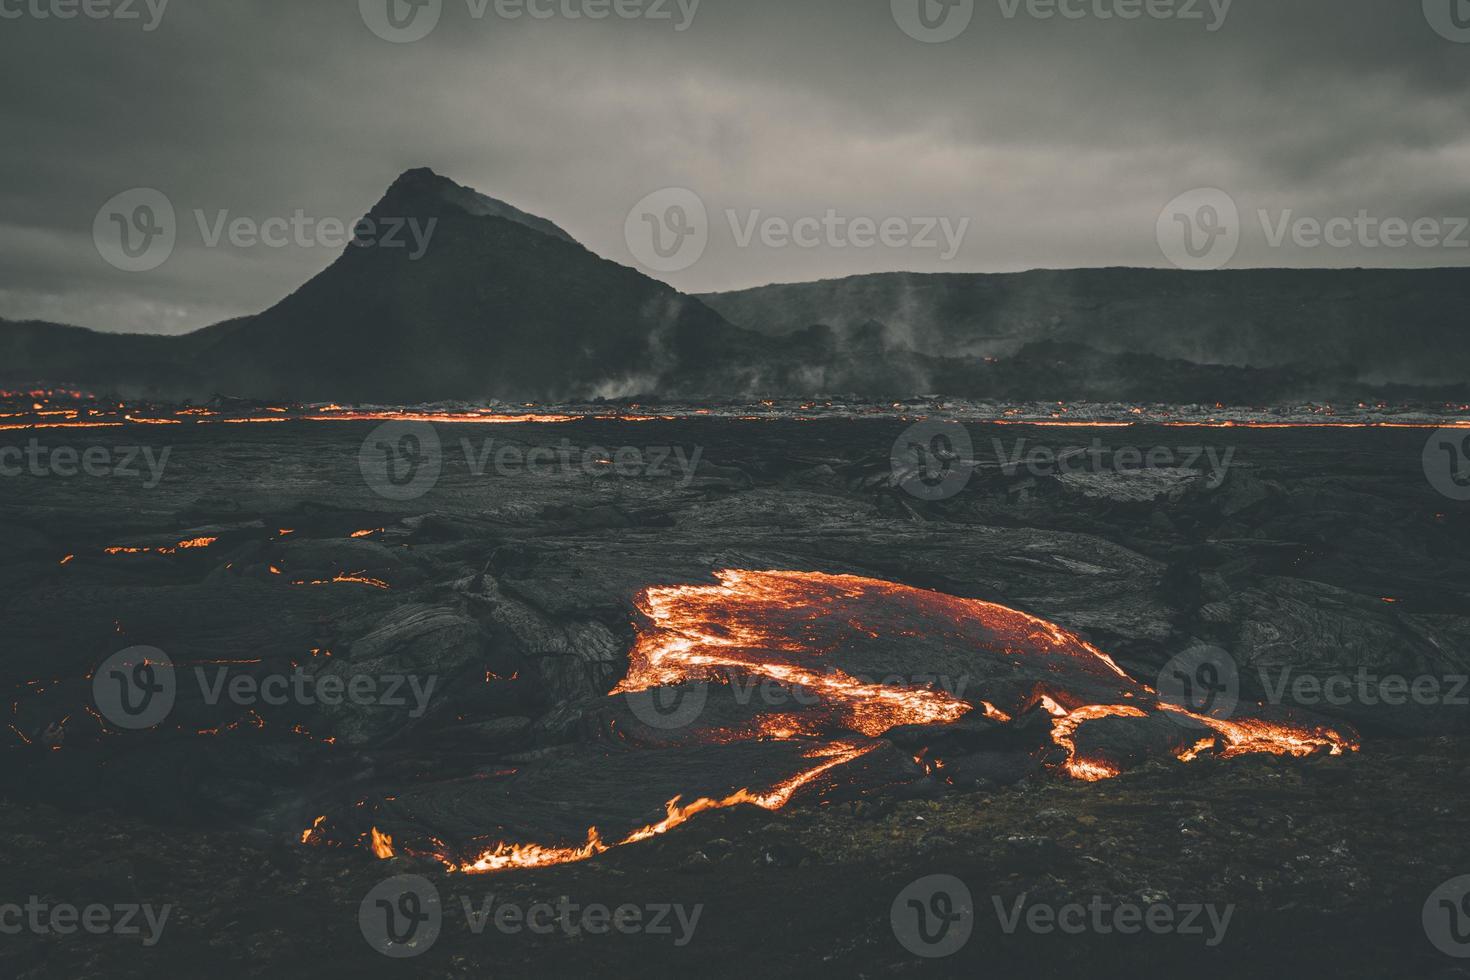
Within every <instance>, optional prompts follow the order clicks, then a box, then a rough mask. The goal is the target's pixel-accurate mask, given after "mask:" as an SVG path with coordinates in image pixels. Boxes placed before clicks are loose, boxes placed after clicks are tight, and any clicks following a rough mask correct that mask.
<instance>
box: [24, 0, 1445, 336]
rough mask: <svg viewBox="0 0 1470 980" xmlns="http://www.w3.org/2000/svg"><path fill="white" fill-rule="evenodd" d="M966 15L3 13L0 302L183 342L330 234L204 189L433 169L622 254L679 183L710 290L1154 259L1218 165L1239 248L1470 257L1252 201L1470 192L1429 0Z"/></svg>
mask: <svg viewBox="0 0 1470 980" xmlns="http://www.w3.org/2000/svg"><path fill="white" fill-rule="evenodd" d="M37 2H42V3H44V2H46V0H0V9H4V10H29V9H30V5H32V4H34V3H37ZM558 2H559V3H560V2H564V0H558ZM1093 2H1094V0H1086V3H1087V5H1088V8H1089V9H1091V5H1092V4H1093ZM1105 2H1109V3H1111V2H1115V0H1105ZM1181 2H1182V0H1181ZM492 4H493V0H492ZM668 6H669V8H670V9H674V10H677V7H676V5H675V3H674V2H673V0H669V4H668ZM976 7H977V9H976V13H975V17H974V21H973V22H972V24H971V25H970V27H969V29H968V30H967V31H966V32H965V33H964V34H963V35H961V36H960V37H959V38H957V39H956V40H953V41H951V42H949V43H947V44H936V45H930V44H922V43H919V42H918V41H915V40H912V39H911V38H909V37H908V36H906V35H905V34H904V33H903V32H902V31H900V30H899V29H898V27H897V25H896V24H895V21H894V18H893V16H892V13H891V11H890V8H889V3H888V2H887V0H803V2H802V3H792V2H790V0H703V2H702V3H700V5H699V7H698V10H697V14H696V16H695V18H694V20H693V23H692V25H691V26H690V27H689V29H687V30H685V31H682V32H681V31H677V30H675V28H674V26H673V23H672V22H669V21H656V20H646V19H644V20H623V19H619V18H616V17H610V18H608V19H606V20H602V21H592V20H586V19H583V20H575V21H573V20H568V19H565V18H562V17H557V18H554V19H550V20H534V19H531V18H521V19H519V20H514V21H510V20H504V19H500V18H497V17H494V16H488V17H486V18H484V19H482V20H476V19H474V18H472V17H471V16H470V14H469V12H468V11H469V8H468V7H467V5H466V0H445V9H444V13H443V18H442V20H441V22H440V24H439V26H438V28H437V29H436V30H435V31H434V33H433V34H432V35H430V36H429V37H427V38H426V39H424V40H422V41H419V42H417V43H412V44H390V43H387V42H385V41H383V40H381V39H379V38H378V37H376V36H374V35H373V34H372V33H371V32H370V31H369V30H368V29H367V27H366V26H365V25H364V23H363V21H362V19H361V18H360V16H359V13H358V9H357V4H356V3H355V2H351V0H344V2H327V3H319V2H313V3H301V2H288V0H174V2H173V3H171V4H170V5H169V6H168V7H167V9H166V11H165V14H164V17H163V19H162V21H161V22H160V23H159V25H158V27H157V29H156V30H153V31H150V32H145V31H144V30H142V28H141V26H140V25H138V24H137V23H136V22H126V21H115V20H113V21H89V20H86V19H76V20H69V21H58V20H55V19H48V20H39V19H36V18H34V17H33V16H30V15H29V14H27V15H26V16H23V17H21V18H20V19H3V20H0V84H3V86H4V92H5V95H4V96H3V97H0V132H3V133H5V135H6V139H5V140H4V141H3V142H0V316H9V317H26V316H34V317H44V318H48V319H58V320H64V321H70V322H78V323H83V324H85V325H88V326H94V327H98V328H102V329H126V330H144V331H156V332H177V331H179V330H184V329H189V328H193V327H198V326H203V325H206V324H207V323H210V322H213V321H215V320H218V319H221V318H224V317H227V316H232V315H238V314H241V313H248V312H253V311H256V310H259V309H262V308H264V307H267V306H269V305H271V304H272V303H274V302H275V301H276V300H278V299H280V298H281V297H282V296H284V295H286V294H287V293H288V292H290V291H291V290H292V289H294V288H295V287H296V286H298V285H299V284H300V283H302V282H304V281H305V280H306V279H308V278H310V276H312V275H313V274H315V273H316V272H317V271H319V270H320V269H322V268H323V267H325V266H326V264H327V263H329V262H330V261H331V260H332V258H333V257H334V254H335V253H334V252H332V251H331V250H330V249H326V248H300V247H296V246H294V245H293V246H290V247H286V248H281V249H269V248H263V247H254V248H244V249H241V248H233V247H229V246H225V247H218V248H209V247H205V245H204V243H203V242H202V241H201V236H200V234H199V232H198V229H197V228H196V227H195V220H194V217H193V214H192V212H193V211H194V210H195V209H202V210H204V211H206V212H207V213H208V214H209V215H211V216H213V215H215V214H217V213H218V212H219V211H221V210H227V211H228V212H229V213H230V215H232V216H247V217H251V218H254V219H257V220H263V219H265V218H269V217H272V216H286V217H289V216H291V215H292V214H293V213H294V212H296V211H297V210H298V209H300V210H301V211H303V212H304V213H306V214H307V215H309V216H312V217H315V218H329V217H337V218H342V219H346V220H351V219H352V218H355V217H356V216H358V215H360V214H361V213H363V212H364V211H366V210H367V208H369V207H370V206H371V205H372V204H373V203H374V202H375V201H376V199H377V198H378V196H380V195H381V193H382V191H383V190H384V188H386V186H387V185H388V183H389V182H390V181H391V180H392V179H393V177H394V176H396V175H397V174H398V173H399V172H401V171H402V170H405V169H408V168H410V167H414V166H420V165H427V166H431V167H434V168H435V169H436V170H438V171H439V172H441V173H444V174H446V175H448V176H451V177H453V178H455V179H456V180H458V181H460V182H462V183H468V184H471V185H473V186H475V187H477V188H478V189H480V190H482V191H484V192H485V193H487V194H490V195H492V196H495V197H499V198H502V199H504V200H507V201H509V202H511V203H513V204H515V205H517V206H518V207H521V208H524V209H526V210H529V211H532V212H535V213H538V214H542V215H545V216H546V217H548V218H550V219H552V220H553V221H556V222H557V223H558V224H560V225H561V226H562V227H564V228H566V229H567V230H568V231H569V232H571V233H572V234H573V235H574V236H576V237H577V238H578V239H579V240H581V241H582V242H584V243H585V244H586V245H588V247H590V248H592V249H594V250H595V251H597V252H599V253H600V254H602V255H605V256H607V257H609V258H612V259H614V260H616V261H620V262H625V263H629V264H633V261H634V260H633V258H632V255H631V253H630V251H629V248H628V246H627V244H626V242H625V241H624V238H623V228H624V222H625V219H626V217H627V214H628V210H629V208H630V207H632V205H633V204H634V203H635V202H637V201H638V200H640V199H641V198H643V197H644V196H645V195H646V194H648V193H649V192H651V191H654V190H656V189H659V188H661V187H666V186H684V187H689V188H691V189H693V190H695V191H696V192H697V193H698V194H699V195H700V197H701V198H702V199H703V200H704V201H705V203H706V205H707V207H708V208H709V211H710V214H711V218H712V220H713V228H712V233H711V241H710V245H709V248H708V250H707V251H706V253H705V254H704V256H703V257H702V258H701V259H700V261H699V262H698V263H697V264H695V265H694V266H692V267H691V268H688V269H684V270H681V271H678V272H674V273H670V274H668V275H665V276H661V278H665V279H667V280H668V281H670V282H672V283H673V284H674V285H676V286H678V287H680V288H683V289H686V290H690V291H703V290H713V289H725V288H741V287H745V286H751V285H757V284H760V283H764V282H769V281H793V280H802V279H814V278H826V277H834V276H841V275H848V274H853V273H860V272H872V271H881V270H890V269H915V270H919V271H1008V270H1015V269H1023V268H1031V267H1039V266H1043V267H1071V266H1098V265H1162V264H1164V259H1163V256H1162V254H1161V252H1160V249H1159V246H1158V243H1157V242H1156V240H1155V231H1154V229H1155V221H1156V218H1157V217H1158V214H1159V212H1160V209H1161V208H1162V207H1163V206H1164V205H1165V204H1166V203H1167V202H1168V201H1169V200H1170V199H1171V198H1173V197H1174V196H1175V195H1177V194H1179V193H1180V192H1182V191H1185V190H1189V189H1191V188H1195V187H1200V186H1217V187H1220V188H1223V189H1225V190H1227V191H1228V192H1229V193H1230V194H1231V195H1232V196H1233V197H1235V198H1236V200H1237V201H1238V203H1239V205H1240V207H1241V209H1242V212H1243V214H1244V216H1245V223H1244V233H1243V236H1242V245H1241V248H1240V251H1239V253H1238V254H1237V256H1236V257H1235V259H1234V260H1233V262H1232V265H1233V266H1235V267H1243V266H1252V265H1270V266H1283V265H1286V266H1298V265H1299V266H1321V265H1343V266H1351V265H1375V266H1376V265H1384V266H1387V265H1414V266H1432V265H1465V264H1470V250H1466V249H1460V250H1456V249H1451V248H1422V247H1408V248H1403V249H1396V250H1388V249H1383V248H1376V249H1375V248H1369V247H1364V246H1361V245H1359V244H1356V243H1355V244H1354V245H1352V246H1351V247H1348V248H1341V249H1339V248H1328V247H1323V248H1306V249H1303V248H1298V247H1295V246H1291V245H1287V246H1283V247H1281V248H1273V247H1271V246H1270V244H1269V242H1268V240H1267V237H1266V235H1265V234H1263V232H1262V228H1261V226H1260V223H1259V222H1258V221H1257V219H1256V211H1257V209H1267V210H1268V211H1271V212H1272V213H1273V214H1278V213H1280V212H1281V211H1283V210H1285V209H1288V208H1290V209H1292V211H1293V213H1294V214H1296V215H1309V216H1316V217H1320V218H1329V217H1334V216H1348V217H1351V216H1354V215H1356V214H1357V213H1358V212H1359V211H1360V210H1367V211H1368V212H1370V213H1371V214H1373V215H1375V216H1381V217H1401V218H1405V219H1410V220H1412V219H1415V218H1420V217H1449V216H1454V215H1470V184H1467V179H1466V174H1467V173H1470V98H1467V95H1470V91H1467V89H1470V44H1457V43H1453V42H1451V41H1449V40H1447V39H1445V38H1443V37H1441V36H1440V35H1439V34H1437V33H1435V31H1434V30H1432V29H1431V28H1430V26H1429V24H1428V23H1427V22H1426V20H1425V18H1424V17H1423V15H1422V12H1421V10H1420V4H1418V3H1411V2H1403V3H1393V4H1389V3H1383V2H1381V0H1235V3H1234V4H1233V5H1232V6H1231V7H1230V9H1229V13H1228V17H1227V18H1226V20H1225V22H1224V24H1223V26H1221V27H1220V29H1219V30H1216V31H1214V32H1210V31H1207V30H1206V28H1205V26H1204V25H1203V24H1201V23H1198V22H1187V21H1180V20H1151V19H1147V18H1145V19H1140V20H1136V21H1120V20H1112V21H1104V20H1099V19H1097V18H1095V17H1091V16H1089V17H1086V18H1084V19H1080V20H1066V19H1061V18H1056V19H1050V20H1040V19H1035V18H1032V17H1029V16H1027V15H1026V14H1024V13H1018V15H1017V16H1015V17H1014V18H1008V17H1007V16H1006V15H1005V7H1004V6H1003V4H1002V2H1001V0H977V3H976ZM1201 7H1207V4H1205V3H1204V0H1201ZM1020 9H1021V10H1022V11H1024V10H1025V4H1024V3H1023V4H1022V7H1021V8H1020ZM674 16H675V18H676V19H677V17H678V16H679V15H678V14H677V13H675V15H674ZM137 186H146V187H156V188H158V189H160V190H162V191H163V192H164V193H166V194H167V195H168V197H169V198H170V200H171V201H172V202H173V203H174V205H175V207H176V208H177V210H178V213H179V218H180V238H179V243H178V246H177V249H176V251H175V253H174V255H173V256H172V257H171V258H170V259H169V261H168V262H167V263H165V264H164V265H163V266H162V267H160V268H159V269H157V270H154V271H151V272H148V273H139V274H131V273H125V272H120V271H118V270H115V269H113V268H111V267H110V266H108V265H107V264H105V263H104V262H103V261H102V259H101V258H100V257H99V255H98V254H97V252H96V250H95V249H94V247H93V245H92V239H91V229H92V223H93V219H94V217H95V215H96V213H97V209H98V208H99V207H100V206H101V204H102V203H103V202H105V201H107V200H108V199H109V198H111V197H112V196H113V195H114V194H116V193H118V192H119V191H122V190H125V189H127V188H131V187H137ZM727 209H734V210H735V211H736V212H737V214H738V215H739V216H740V217H741V218H742V219H748V217H749V215H750V213H751V212H752V211H753V210H755V209H759V211H760V212H761V214H762V215H766V216H777V217H781V218H783V219H787V220H796V219H799V218H802V217H821V216H823V215H824V214H825V213H826V212H827V211H828V210H829V209H831V210H833V211H835V212H837V213H838V214H840V215H842V216H844V217H848V218H857V217H866V218H872V219H875V220H881V219H884V218H889V217H899V218H914V217H923V216H936V217H939V216H948V217H952V218H953V219H956V220H959V219H963V218H968V219H970V222H971V224H970V226H969V230H968V233H967V235H966V238H965V240H964V243H963V248H962V250H961V251H960V252H959V254H958V255H957V256H956V257H955V258H954V260H953V261H949V262H945V261H942V260H941V259H940V258H939V255H938V250H933V251H928V250H919V249H902V248H899V249H893V248H881V247H879V248H871V249H858V248H853V247H848V248H837V247H830V246H827V245H823V246H822V247H817V248H812V249H802V248H768V247H763V246H761V245H760V244H759V243H758V242H757V243H756V244H752V245H751V246H750V247H744V248H742V247H740V246H739V244H738V242H737V241H736V236H734V235H733V234H732V232H731V229H730V227H729V225H728V223H727V221H726V219H725V216H724V212H725V211H726V210H727ZM490 273H491V274H493V270H490Z"/></svg>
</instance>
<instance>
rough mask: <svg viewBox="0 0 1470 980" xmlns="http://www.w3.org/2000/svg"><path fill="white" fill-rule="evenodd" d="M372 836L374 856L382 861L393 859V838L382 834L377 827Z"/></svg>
mask: <svg viewBox="0 0 1470 980" xmlns="http://www.w3.org/2000/svg"><path fill="white" fill-rule="evenodd" d="M372 835H373V836H372V842H371V847H372V850H373V854H374V855H375V856H376V857H377V858H378V859H379V860H382V861H386V860H388V859H389V858H391V857H392V856H393V838H391V837H389V836H388V835H387V834H384V833H381V832H380V831H379V830H378V828H377V827H374V828H373V830H372Z"/></svg>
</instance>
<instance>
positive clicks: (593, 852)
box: [445, 742, 877, 874]
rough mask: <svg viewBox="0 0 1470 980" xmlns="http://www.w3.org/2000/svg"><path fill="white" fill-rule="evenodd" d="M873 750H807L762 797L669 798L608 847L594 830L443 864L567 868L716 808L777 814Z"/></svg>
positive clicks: (473, 870) (484, 868) (483, 868)
mask: <svg viewBox="0 0 1470 980" xmlns="http://www.w3.org/2000/svg"><path fill="white" fill-rule="evenodd" d="M875 748H877V745H876V744H869V745H851V744H845V743H840V742H839V743H834V744H832V745H829V746H825V747H822V748H819V749H815V750H813V751H812V752H811V753H810V755H811V757H813V758H820V759H822V761H821V762H820V763H819V764H817V765H814V766H812V767H811V768H809V769H806V770H804V771H802V772H800V773H798V774H797V775H795V776H792V777H791V778H789V779H787V780H785V781H784V782H781V783H778V784H777V785H775V786H773V787H771V788H770V789H769V790H767V791H766V792H764V793H752V792H751V791H750V790H747V789H742V790H737V791H736V792H734V793H732V794H730V795H729V796H727V797H725V798H724V799H722V800H713V799H709V798H708V797H705V798H702V799H698V800H695V801H693V802H692V803H688V804H683V805H681V804H680V802H679V800H680V797H677V796H676V797H674V798H673V799H672V800H670V801H669V802H668V805H667V807H666V814H665V816H664V818H663V819H662V820H660V821H658V822H657V823H651V824H649V825H648V826H646V827H640V828H638V829H637V830H635V831H633V832H632V833H630V834H628V835H627V836H626V837H624V838H623V839H621V840H619V841H617V842H616V843H613V844H609V843H607V842H605V841H604V840H603V839H602V834H601V833H600V832H599V831H598V829H597V828H596V827H590V828H588V830H587V841H586V843H584V844H582V845H580V846H578V847H547V846H544V845H542V844H511V843H500V844H496V845H495V846H494V847H491V848H489V849H488V850H486V851H484V852H483V853H481V854H480V856H479V857H477V858H475V859H474V860H473V861H467V862H463V863H456V862H454V861H452V860H447V859H446V860H445V864H446V865H447V866H448V867H449V869H450V870H451V871H461V872H464V873H466V874H484V873H486V872H491V871H505V870H507V869H510V868H542V867H546V866H548V865H553V864H570V863H572V862H576V861H585V860H587V859H588V858H592V857H596V856H597V855H599V854H605V853H606V852H608V851H610V850H612V849H613V848H614V847H622V846H624V845H627V844H635V843H637V842H638V841H644V840H648V839H649V838H650V837H657V836H659V835H660V834H666V833H668V832H669V831H670V830H673V829H674V828H675V827H677V826H679V825H680V824H683V823H687V822H688V821H689V820H690V819H692V818H693V817H695V816H697V815H698V814H701V813H704V812H706V811H708V810H720V809H725V808H727V807H732V806H758V807H761V808H762V809H765V810H779V809H780V808H781V807H783V806H785V805H786V804H787V803H789V802H790V801H791V798H792V797H793V796H795V795H796V792H797V790H799V789H801V788H802V787H803V786H806V785H807V784H808V783H810V782H812V781H813V780H814V779H816V778H817V777H818V776H821V775H822V774H823V773H825V772H827V771H828V770H830V769H835V768H836V767H838V766H840V765H843V764H844V763H847V762H851V761H852V760H853V759H856V758H858V757H860V756H863V755H866V754H867V753H869V752H871V751H873V750H874V749H875Z"/></svg>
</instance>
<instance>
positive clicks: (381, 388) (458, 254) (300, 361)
mask: <svg viewBox="0 0 1470 980" xmlns="http://www.w3.org/2000/svg"><path fill="white" fill-rule="evenodd" d="M368 217H369V218H370V219H373V221H374V222H375V223H376V225H377V227H378V228H379V229H383V228H388V227H392V224H393V223H394V222H397V221H401V220H404V219H412V220H414V221H416V222H419V224H420V227H421V228H423V229H424V230H426V231H429V230H430V229H431V233H430V234H429V239H428V240H429V244H428V247H427V250H426V251H425V252H424V253H423V255H422V256H421V257H418V258H414V257H413V256H412V254H411V253H412V251H413V248H412V245H411V242H412V238H411V236H409V235H407V234H403V235H401V236H400V237H401V238H402V239H404V240H405V242H407V243H408V244H407V246H406V247H391V248H390V247H383V246H381V245H372V244H370V245H365V246H349V247H348V248H347V250H346V251H345V252H344V253H343V254H342V256H341V257H340V258H339V259H338V260H337V261H336V262H334V263H333V264H332V265H331V266H330V267H329V268H327V269H326V270H325V271H323V272H322V273H321V275H319V276H317V277H316V278H314V279H312V280H311V281H310V282H308V283H307V284H306V285H305V286H303V287H302V288H301V289H299V290H298V291H297V292H295V293H294V294H292V295H291V296H289V297H287V298H286V299H285V300H283V301H282V302H280V303H279V304H277V305H276V306H274V307H272V308H271V309H269V310H267V311H265V312H264V313H262V314H260V315H259V316H256V317H252V318H250V319H249V320H246V321H243V322H241V323H240V324H239V325H238V326H237V327H236V328H235V329H234V330H232V331H230V332H228V333H227V334H226V335H225V336H223V337H222V338H220V339H219V340H218V341H217V342H216V343H215V344H213V345H211V346H210V347H209V348H208V349H207V350H205V351H203V352H202V353H201V354H200V359H201V365H202V368H203V371H204V373H205V374H206V375H207V376H210V377H213V378H217V379H219V384H220V385H221V386H222V387H223V388H224V389H226V390H229V391H240V392H249V393H250V394H253V395H257V396H266V397H283V398H297V399H323V398H328V399H336V400H350V401H420V400H433V399H446V398H466V399H469V398H490V397H500V398H559V397H571V396H581V395H586V394H595V393H617V392H623V393H626V392H637V391H647V390H651V389H654V388H656V387H657V386H658V384H659V382H660V379H661V378H662V377H663V376H664V375H665V374H667V373H669V372H670V371H677V370H678V368H679V365H681V364H683V363H686V362H695V363H698V362H700V361H701V359H703V358H704V357H706V356H712V355H713V354H714V353H716V349H715V348H717V347H718V345H719V344H720V343H721V342H727V343H738V341H739V340H740V336H741V334H742V333H743V332H742V331H738V330H736V329H735V328H733V327H731V326H730V325H729V324H727V323H726V322H725V321H724V320H723V319H722V318H721V317H720V316H719V315H718V314H716V313H714V312H713V311H711V310H710V309H709V308H707V307H706V306H705V305H704V304H703V303H701V302H699V301H698V300H695V299H691V298H689V297H687V296H683V295H681V294H680V293H678V292H676V291H675V290H673V289H672V288H670V287H669V286H666V285H664V284H663V283H660V282H657V281H655V280H653V279H650V278H648V277H647V276H644V275H643V274H641V273H639V272H637V271H635V270H633V269H630V268H628V267H626V266H621V265H618V264H616V263H614V262H609V261H607V260H606V259H603V258H600V257H598V256H597V255H594V254H593V253H592V252H590V251H588V250H587V249H586V248H583V247H582V246H581V245H579V244H577V243H576V242H575V241H573V240H572V238H571V237H570V236H568V235H567V234H566V233H565V232H563V231H562V230H561V229H560V228H557V227H556V226H555V225H553V224H551V223H550V222H548V221H544V220H543V219H540V218H535V217H532V216H530V215H526V214H524V213H523V212H520V211H517V210H515V209H514V208H511V207H509V206H508V205H505V204H501V203H500V202H498V201H494V200H491V199H490V198H486V197H483V196H481V195H479V194H476V193H474V192H473V191H471V190H469V189H468V188H464V187H459V186H458V185H455V184H454V183H452V182H450V181H448V180H446V179H444V178H442V177H439V176H437V175H435V174H434V173H432V172H431V171H428V170H415V171H410V172H409V173H406V174H404V175H403V176H402V177H400V178H399V179H398V181H397V182H396V183H394V185H393V186H392V187H391V188H390V189H389V190H388V193H387V195H386V196H385V197H384V198H383V199H382V200H381V201H380V202H378V204H377V206H376V207H374V208H373V209H372V211H371V212H370V213H369V214H368ZM430 222H432V223H433V224H432V226H431V225H430V224H429V223H430ZM751 339H753V338H751Z"/></svg>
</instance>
